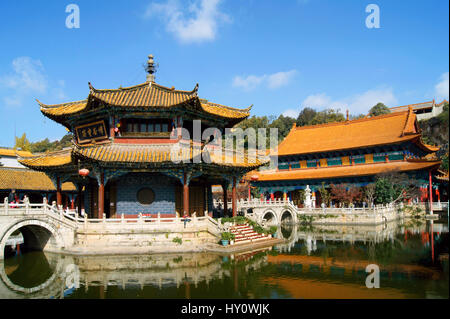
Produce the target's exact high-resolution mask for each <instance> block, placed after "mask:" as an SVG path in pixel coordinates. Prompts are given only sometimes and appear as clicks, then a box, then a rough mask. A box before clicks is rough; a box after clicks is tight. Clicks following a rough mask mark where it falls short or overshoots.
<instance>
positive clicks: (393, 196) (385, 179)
mask: <svg viewBox="0 0 450 319" xmlns="http://www.w3.org/2000/svg"><path fill="white" fill-rule="evenodd" d="M418 196H420V190H419V187H418V181H417V180H416V179H414V178H411V177H409V176H408V175H407V174H404V173H385V174H380V175H379V176H378V177H377V178H376V181H375V203H376V204H388V203H392V202H398V201H400V200H406V199H410V198H414V197H418Z"/></svg>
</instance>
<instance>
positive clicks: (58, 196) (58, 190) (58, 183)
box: [56, 177, 62, 208]
mask: <svg viewBox="0 0 450 319" xmlns="http://www.w3.org/2000/svg"><path fill="white" fill-rule="evenodd" d="M56 205H58V208H59V206H60V205H62V194H61V178H60V177H57V178H56Z"/></svg>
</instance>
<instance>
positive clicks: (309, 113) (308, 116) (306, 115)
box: [297, 107, 317, 126]
mask: <svg viewBox="0 0 450 319" xmlns="http://www.w3.org/2000/svg"><path fill="white" fill-rule="evenodd" d="M316 115H317V112H316V111H315V110H314V109H312V108H310V107H305V108H303V110H302V111H301V112H300V114H299V115H298V117H297V126H306V125H311V122H312V120H313V119H314V117H315V116H316Z"/></svg>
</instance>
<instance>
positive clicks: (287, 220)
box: [280, 210, 294, 225]
mask: <svg viewBox="0 0 450 319" xmlns="http://www.w3.org/2000/svg"><path fill="white" fill-rule="evenodd" d="M293 223H294V216H293V215H292V213H291V212H290V211H288V210H285V211H284V212H283V213H282V214H281V218H280V224H282V225H286V224H288V225H292V224H293Z"/></svg>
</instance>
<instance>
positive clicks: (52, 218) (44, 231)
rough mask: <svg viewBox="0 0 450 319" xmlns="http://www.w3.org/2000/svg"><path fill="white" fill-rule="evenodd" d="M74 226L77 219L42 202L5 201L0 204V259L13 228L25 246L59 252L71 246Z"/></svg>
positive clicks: (75, 226)
mask: <svg viewBox="0 0 450 319" xmlns="http://www.w3.org/2000/svg"><path fill="white" fill-rule="evenodd" d="M13 205H14V206H13ZM76 228H77V225H76V222H74V221H72V220H70V219H69V218H68V217H67V215H65V214H64V212H63V211H62V210H57V209H56V207H55V206H50V205H48V204H47V203H46V202H45V201H44V203H42V204H30V203H28V202H26V203H25V204H8V202H7V200H5V202H4V203H3V204H2V205H0V260H2V259H4V251H5V245H6V242H7V241H8V238H9V237H10V236H11V235H12V234H13V233H15V232H16V231H20V232H21V233H22V236H23V239H24V245H25V247H26V248H27V249H30V250H43V249H44V248H45V250H47V251H54V252H59V251H62V250H64V248H65V247H71V246H72V245H73V243H74V238H75V230H76Z"/></svg>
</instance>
